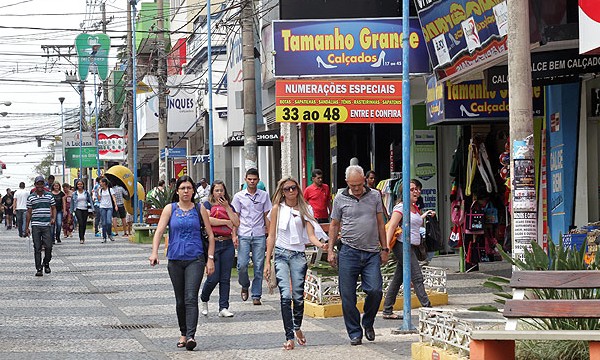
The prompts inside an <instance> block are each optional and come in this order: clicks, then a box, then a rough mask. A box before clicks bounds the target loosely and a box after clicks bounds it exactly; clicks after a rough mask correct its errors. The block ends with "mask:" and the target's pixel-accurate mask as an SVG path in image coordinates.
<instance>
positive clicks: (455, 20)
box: [415, 0, 508, 80]
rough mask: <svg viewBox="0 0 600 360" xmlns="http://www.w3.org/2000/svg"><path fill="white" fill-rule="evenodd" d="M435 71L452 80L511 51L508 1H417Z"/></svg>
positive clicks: (439, 76) (443, 78) (441, 77)
mask: <svg viewBox="0 0 600 360" xmlns="http://www.w3.org/2000/svg"><path fill="white" fill-rule="evenodd" d="M415 4H416V6H417V13H418V15H419V19H420V20H421V27H422V30H423V36H424V38H425V41H426V43H427V49H428V50H429V57H430V59H431V63H432V64H433V69H434V71H435V73H436V74H437V75H438V78H439V79H440V80H449V79H451V78H453V77H456V76H458V75H461V74H464V73H466V72H468V71H471V70H473V69H476V68H480V67H482V66H485V65H486V64H489V63H490V62H491V61H493V60H495V59H497V58H498V57H500V56H502V55H504V54H506V53H507V51H508V47H507V44H506V34H507V32H508V10H507V6H506V1H501V0H489V1H472V0H454V1H446V0H418V1H415Z"/></svg>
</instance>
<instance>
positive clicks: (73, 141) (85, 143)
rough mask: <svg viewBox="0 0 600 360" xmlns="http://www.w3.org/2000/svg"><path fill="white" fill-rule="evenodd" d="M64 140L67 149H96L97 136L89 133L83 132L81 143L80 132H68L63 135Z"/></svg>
mask: <svg viewBox="0 0 600 360" xmlns="http://www.w3.org/2000/svg"><path fill="white" fill-rule="evenodd" d="M63 140H64V142H65V148H66V149H69V148H77V149H79V147H80V146H82V147H94V148H95V147H96V136H95V135H94V134H93V133H91V132H89V131H83V132H81V141H80V140H79V132H78V131H77V132H66V133H64V135H63Z"/></svg>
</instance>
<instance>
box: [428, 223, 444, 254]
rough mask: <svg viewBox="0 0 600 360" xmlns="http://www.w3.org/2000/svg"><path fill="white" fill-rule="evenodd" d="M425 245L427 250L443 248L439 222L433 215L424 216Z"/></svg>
mask: <svg viewBox="0 0 600 360" xmlns="http://www.w3.org/2000/svg"><path fill="white" fill-rule="evenodd" d="M425 245H426V246H427V251H439V250H442V249H443V248H444V242H443V240H442V232H441V230H440V223H439V221H438V218H437V216H435V215H433V216H432V215H427V216H426V217H425Z"/></svg>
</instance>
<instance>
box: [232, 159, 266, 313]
mask: <svg viewBox="0 0 600 360" xmlns="http://www.w3.org/2000/svg"><path fill="white" fill-rule="evenodd" d="M259 181H260V179H259V177H258V170H257V169H255V168H252V169H248V171H246V185H247V186H246V189H244V190H241V191H239V192H238V193H236V194H235V195H234V196H233V200H232V201H231V205H233V207H234V208H235V209H236V211H237V212H238V214H239V217H240V226H239V227H238V231H237V233H238V239H239V245H238V259H237V261H238V262H237V269H238V274H239V275H238V282H239V283H240V285H241V286H242V292H241V294H240V295H241V297H242V301H246V300H248V290H249V289H250V291H251V295H252V303H253V304H254V305H262V302H261V300H260V298H261V297H262V281H263V270H264V265H265V250H266V240H267V238H266V236H265V234H266V229H267V228H268V226H269V223H268V220H267V214H268V213H269V211H271V200H270V199H269V194H268V193H267V192H266V191H263V190H260V189H259V188H258V182H259ZM250 253H252V264H254V279H253V280H252V284H250V278H249V277H248V264H249V263H250ZM250 285H252V288H250Z"/></svg>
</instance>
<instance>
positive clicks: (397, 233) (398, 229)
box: [385, 222, 402, 250]
mask: <svg viewBox="0 0 600 360" xmlns="http://www.w3.org/2000/svg"><path fill="white" fill-rule="evenodd" d="M388 224H389V222H387V223H386V224H385V231H386V232H387V229H388V227H389V225H388ZM400 236H402V228H401V227H400V226H396V230H394V235H393V236H392V239H391V240H390V242H389V243H388V248H389V249H390V250H391V249H393V248H394V245H396V241H398V239H399V238H400Z"/></svg>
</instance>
